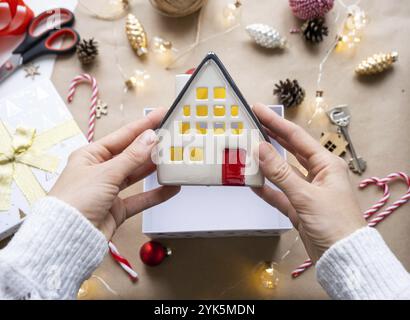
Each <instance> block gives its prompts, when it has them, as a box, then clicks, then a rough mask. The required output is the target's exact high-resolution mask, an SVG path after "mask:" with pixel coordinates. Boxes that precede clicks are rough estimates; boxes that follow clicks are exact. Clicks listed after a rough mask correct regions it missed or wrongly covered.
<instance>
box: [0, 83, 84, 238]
mask: <svg viewBox="0 0 410 320" xmlns="http://www.w3.org/2000/svg"><path fill="white" fill-rule="evenodd" d="M84 144H87V140H86V139H85V137H84V135H83V134H82V133H81V131H80V129H79V128H78V126H77V124H76V123H75V121H74V119H73V117H72V115H71V113H70V112H69V111H68V109H67V107H66V105H65V103H64V101H63V100H62V98H61V97H60V96H59V94H58V93H57V91H56V90H55V88H54V86H53V84H52V83H51V81H50V80H47V79H44V80H40V81H36V82H35V83H33V84H32V85H30V86H26V87H24V88H22V89H19V90H17V91H16V92H14V93H12V94H10V95H9V96H7V97H5V98H3V97H2V98H0V240H1V239H4V238H6V237H7V236H9V235H11V234H12V233H14V232H15V231H16V230H17V228H18V227H19V225H20V224H21V223H22V221H24V218H25V216H26V215H28V214H30V212H31V206H32V205H33V204H34V203H35V201H37V200H38V199H39V198H41V197H43V196H45V195H46V193H47V192H48V191H49V190H50V189H51V187H52V186H53V184H54V183H55V181H56V179H57V178H58V176H59V174H60V173H61V172H62V170H63V169H64V167H65V165H66V162H67V158H68V156H69V155H70V153H71V152H72V151H74V150H75V149H77V148H78V147H80V146H82V145H84Z"/></svg>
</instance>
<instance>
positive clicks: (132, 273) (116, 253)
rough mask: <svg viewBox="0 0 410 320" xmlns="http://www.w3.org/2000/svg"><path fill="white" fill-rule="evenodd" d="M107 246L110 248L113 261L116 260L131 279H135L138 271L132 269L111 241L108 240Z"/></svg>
mask: <svg viewBox="0 0 410 320" xmlns="http://www.w3.org/2000/svg"><path fill="white" fill-rule="evenodd" d="M108 248H109V250H110V254H111V256H112V257H113V258H114V260H115V261H117V262H118V264H119V265H120V266H121V267H122V268H123V269H124V270H125V272H127V273H128V275H129V277H130V278H131V280H132V281H137V280H138V273H136V272H135V271H134V269H133V268H132V266H131V264H130V263H129V262H128V260H127V259H125V258H124V257H123V256H121V254H120V252H119V251H118V249H117V248H116V247H115V245H114V244H113V243H112V242H111V241H110V242H108Z"/></svg>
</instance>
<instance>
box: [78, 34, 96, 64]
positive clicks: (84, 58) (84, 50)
mask: <svg viewBox="0 0 410 320" xmlns="http://www.w3.org/2000/svg"><path fill="white" fill-rule="evenodd" d="M97 55H98V42H97V41H95V40H94V38H91V39H90V40H86V39H83V40H82V41H81V42H80V43H79V44H78V45H77V56H78V59H79V60H80V62H81V63H82V64H89V63H91V62H93V61H94V60H95V58H96V57H97Z"/></svg>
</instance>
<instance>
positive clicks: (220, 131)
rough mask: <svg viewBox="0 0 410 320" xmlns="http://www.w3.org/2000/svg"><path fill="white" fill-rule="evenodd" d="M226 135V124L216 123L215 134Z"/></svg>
mask: <svg viewBox="0 0 410 320" xmlns="http://www.w3.org/2000/svg"><path fill="white" fill-rule="evenodd" d="M224 133H225V123H224V122H215V123H214V134H224Z"/></svg>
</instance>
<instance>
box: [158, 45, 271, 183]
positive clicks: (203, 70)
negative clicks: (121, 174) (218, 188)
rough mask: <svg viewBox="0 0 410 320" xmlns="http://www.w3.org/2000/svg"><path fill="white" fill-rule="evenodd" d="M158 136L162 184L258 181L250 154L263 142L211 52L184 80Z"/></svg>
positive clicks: (252, 117) (258, 173) (255, 162)
mask: <svg viewBox="0 0 410 320" xmlns="http://www.w3.org/2000/svg"><path fill="white" fill-rule="evenodd" d="M158 135H159V140H160V142H159V144H158V164H157V174H158V181H159V183H160V184H162V185H230V186H232V185H235V186H244V185H249V186H262V185H263V183H264V177H263V175H262V173H261V171H260V169H259V165H258V160H257V154H256V152H257V151H258V148H259V144H260V142H261V141H269V138H268V137H267V135H266V134H265V133H264V131H263V128H262V126H261V124H260V123H259V121H258V119H257V118H256V116H255V115H254V113H253V112H252V110H251V108H250V107H249V105H248V104H247V102H246V101H245V99H244V97H243V96H242V94H241V93H240V91H239V89H238V87H237V86H236V85H235V83H234V82H233V80H232V78H231V76H230V75H229V74H228V71H227V70H226V69H225V67H224V65H223V64H222V62H221V61H220V60H219V58H218V57H217V56H216V54H215V53H209V54H207V55H206V57H205V58H204V60H203V61H202V62H201V63H200V65H199V66H198V67H197V68H196V69H195V71H194V73H193V74H192V75H191V76H190V78H189V80H188V82H187V83H186V84H185V86H184V87H183V89H182V90H181V92H180V93H179V95H178V96H177V98H176V100H175V101H174V103H173V104H172V106H171V108H170V110H169V111H168V113H167V114H166V115H165V117H164V120H163V121H162V123H161V125H160V129H159V131H158Z"/></svg>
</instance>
